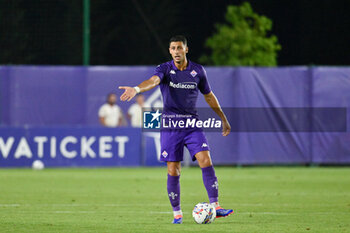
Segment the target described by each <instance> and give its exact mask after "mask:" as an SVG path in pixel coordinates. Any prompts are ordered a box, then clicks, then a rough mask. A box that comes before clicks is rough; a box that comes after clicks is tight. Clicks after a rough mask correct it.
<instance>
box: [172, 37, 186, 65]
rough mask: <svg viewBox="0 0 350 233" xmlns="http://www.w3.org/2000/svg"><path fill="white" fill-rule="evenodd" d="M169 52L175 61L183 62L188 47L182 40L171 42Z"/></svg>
mask: <svg viewBox="0 0 350 233" xmlns="http://www.w3.org/2000/svg"><path fill="white" fill-rule="evenodd" d="M169 52H170V54H171V56H172V57H173V59H174V61H175V62H176V63H179V64H180V63H183V62H184V61H185V58H186V53H188V47H187V46H186V45H184V43H183V42H182V41H175V42H171V43H170V46H169Z"/></svg>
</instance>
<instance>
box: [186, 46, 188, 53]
mask: <svg viewBox="0 0 350 233" xmlns="http://www.w3.org/2000/svg"><path fill="white" fill-rule="evenodd" d="M186 53H188V47H187V45H186Z"/></svg>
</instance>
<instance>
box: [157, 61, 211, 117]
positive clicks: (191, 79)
mask: <svg viewBox="0 0 350 233" xmlns="http://www.w3.org/2000/svg"><path fill="white" fill-rule="evenodd" d="M154 75H156V76H158V77H159V78H160V80H161V81H160V84H159V85H160V90H161V92H162V95H163V103H164V108H163V113H166V114H184V115H189V114H190V115H193V116H197V111H196V103H197V97H198V90H200V92H201V93H202V94H204V95H205V94H209V93H210V92H211V89H210V85H209V83H208V80H207V73H206V72H205V70H204V68H203V66H201V65H199V64H196V63H194V62H191V61H189V60H188V65H187V67H186V69H185V70H183V71H180V70H179V69H178V68H177V67H176V66H175V64H174V61H173V60H172V61H168V62H166V63H163V64H160V65H159V66H158V67H157V68H156V71H155V73H154Z"/></svg>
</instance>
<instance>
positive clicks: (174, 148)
mask: <svg viewBox="0 0 350 233" xmlns="http://www.w3.org/2000/svg"><path fill="white" fill-rule="evenodd" d="M160 143H161V155H160V160H161V161H169V162H178V161H182V160H183V157H184V153H183V152H184V146H186V147H187V149H188V150H189V152H190V154H191V157H192V161H195V160H196V157H195V155H196V154H197V153H198V152H200V151H206V150H209V145H208V141H207V139H206V137H205V135H204V133H203V131H202V130H201V129H172V130H170V129H169V130H164V131H162V130H161V132H160Z"/></svg>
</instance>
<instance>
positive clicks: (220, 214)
mask: <svg viewBox="0 0 350 233" xmlns="http://www.w3.org/2000/svg"><path fill="white" fill-rule="evenodd" d="M231 214H233V210H230V209H223V208H221V207H220V206H218V207H216V218H221V217H224V218H226V217H227V216H229V215H231Z"/></svg>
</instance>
